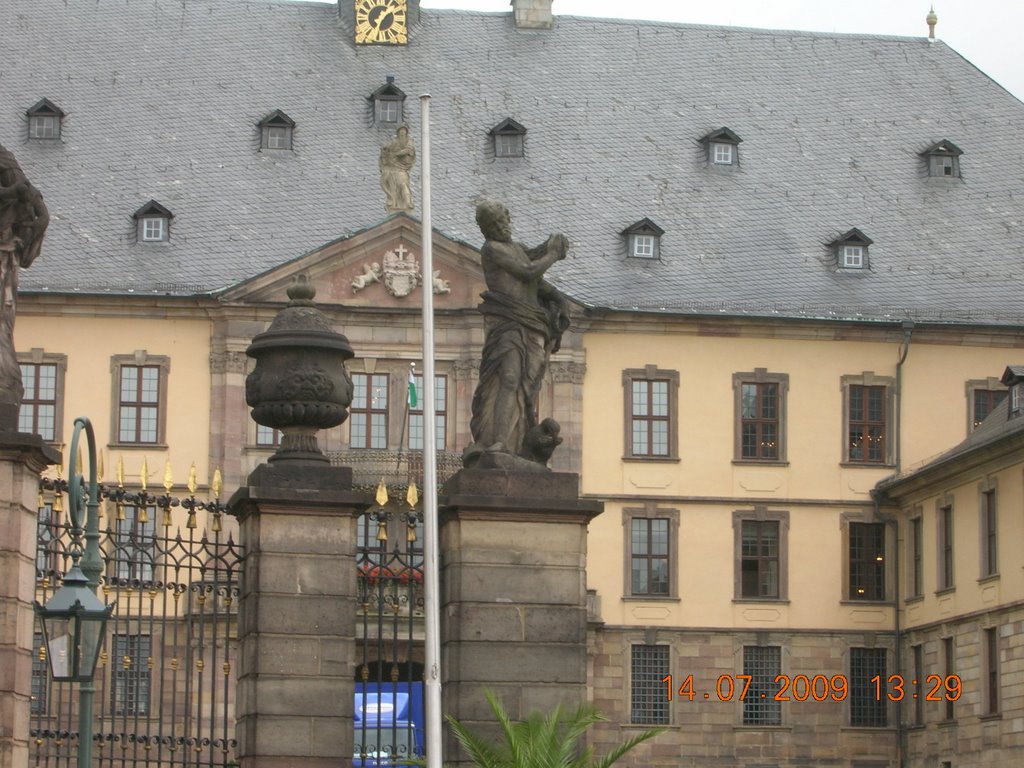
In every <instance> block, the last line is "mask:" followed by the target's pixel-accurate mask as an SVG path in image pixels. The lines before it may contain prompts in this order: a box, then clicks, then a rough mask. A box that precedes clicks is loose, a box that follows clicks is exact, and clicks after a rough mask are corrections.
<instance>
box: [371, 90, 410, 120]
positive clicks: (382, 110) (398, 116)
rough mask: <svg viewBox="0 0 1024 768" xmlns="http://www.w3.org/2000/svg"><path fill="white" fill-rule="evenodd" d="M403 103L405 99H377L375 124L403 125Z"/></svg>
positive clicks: (374, 111) (395, 97) (393, 97)
mask: <svg viewBox="0 0 1024 768" xmlns="http://www.w3.org/2000/svg"><path fill="white" fill-rule="evenodd" d="M403 101H404V99H403V98H401V97H398V96H377V97H375V98H374V110H373V113H374V120H375V122H376V123H377V124H378V125H389V126H390V125H401V124H402V112H403V107H404V105H403V103H402V102H403ZM392 116H393V117H394V119H392Z"/></svg>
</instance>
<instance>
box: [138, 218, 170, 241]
mask: <svg viewBox="0 0 1024 768" xmlns="http://www.w3.org/2000/svg"><path fill="white" fill-rule="evenodd" d="M166 224H167V220H166V219H164V218H163V217H162V216H145V217H143V219H142V239H143V240H145V241H146V242H157V241H160V240H166V239H167V234H166V228H165V225H166Z"/></svg>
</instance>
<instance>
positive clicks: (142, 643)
mask: <svg viewBox="0 0 1024 768" xmlns="http://www.w3.org/2000/svg"><path fill="white" fill-rule="evenodd" d="M110 648H111V650H110V664H111V668H112V670H113V672H112V680H111V685H110V707H111V710H112V711H113V713H114V714H115V715H141V716H145V715H148V714H149V682H150V680H149V675H150V672H149V660H150V657H151V655H152V645H151V639H150V637H149V636H148V635H114V636H113V637H112V638H111V644H110Z"/></svg>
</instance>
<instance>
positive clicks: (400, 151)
mask: <svg viewBox="0 0 1024 768" xmlns="http://www.w3.org/2000/svg"><path fill="white" fill-rule="evenodd" d="M415 163H416V147H414V146H413V145H412V139H410V138H409V126H407V125H400V126H398V130H396V131H395V138H393V139H392V140H391V141H390V142H388V143H387V144H385V145H384V146H383V147H382V148H381V150H380V188H381V189H383V190H384V210H386V211H387V212H388V213H394V212H396V211H404V212H406V213H411V212H412V209H413V206H412V190H411V189H410V188H409V171H411V170H412V167H413V165H414V164H415Z"/></svg>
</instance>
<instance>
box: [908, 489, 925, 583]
mask: <svg viewBox="0 0 1024 768" xmlns="http://www.w3.org/2000/svg"><path fill="white" fill-rule="evenodd" d="M907 524H908V527H909V531H908V534H907V588H908V590H909V592H908V594H907V595H906V597H905V598H904V599H905V600H908V601H909V600H918V599H920V598H922V597H924V517H923V515H922V513H921V509H920V507H918V508H915V510H914V511H913V513H912V514H911V515H910V517H908V518H907Z"/></svg>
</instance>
